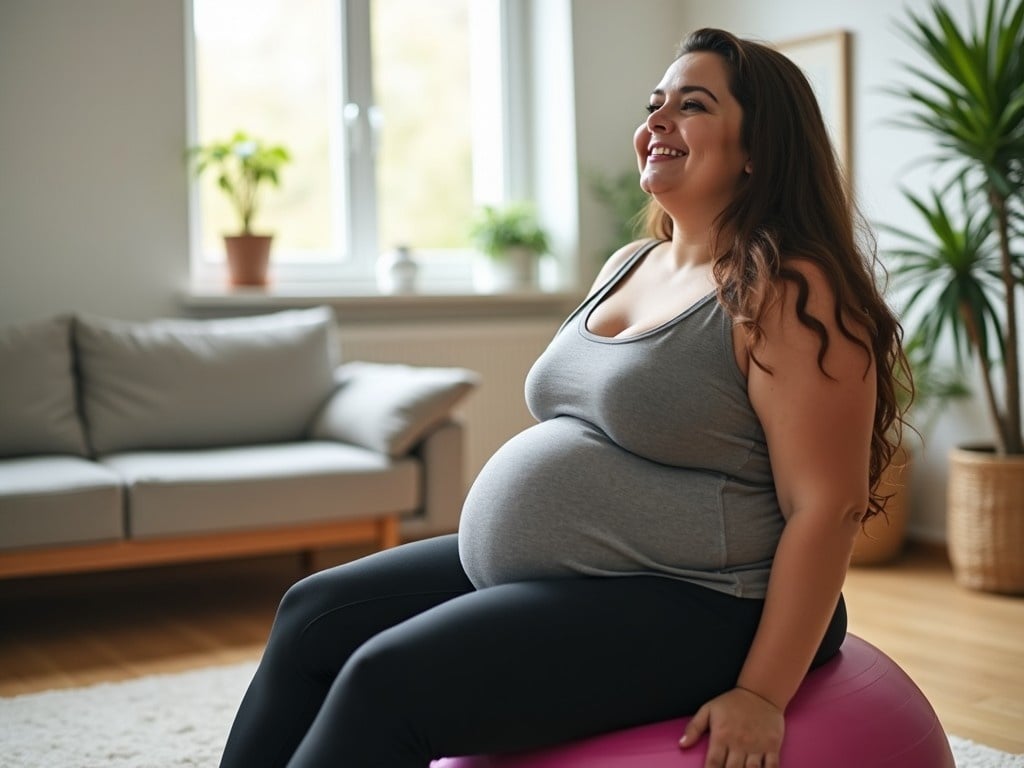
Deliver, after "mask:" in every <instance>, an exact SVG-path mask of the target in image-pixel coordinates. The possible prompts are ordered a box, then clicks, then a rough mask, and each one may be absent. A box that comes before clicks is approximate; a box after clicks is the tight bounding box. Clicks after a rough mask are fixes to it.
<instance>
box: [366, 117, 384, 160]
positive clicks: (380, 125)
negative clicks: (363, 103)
mask: <svg viewBox="0 0 1024 768" xmlns="http://www.w3.org/2000/svg"><path fill="white" fill-rule="evenodd" d="M366 121H367V122H368V123H369V124H370V151H371V152H373V154H374V155H376V154H377V151H378V150H379V149H380V134H381V131H382V130H383V129H384V113H383V112H381V109H380V107H378V106H372V107H370V108H369V109H367V110H366Z"/></svg>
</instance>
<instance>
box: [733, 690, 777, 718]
mask: <svg viewBox="0 0 1024 768" xmlns="http://www.w3.org/2000/svg"><path fill="white" fill-rule="evenodd" d="M735 687H736V689H737V690H740V691H744V692H746V693H749V694H750V695H751V696H756V697H757V698H759V699H760V700H761V701H763V702H764V703H765V704H768V705H770V706H772V707H774V708H775V709H777V710H779V712H783V711H785V707H780V706H779V705H778V704H776V703H775V702H774V701H772V700H771V699H769V698H768V697H767V696H765V695H764V694H763V693H758V692H757V691H755V690H754V689H753V688H747V687H746V686H743V685H739V684H737V685H736V686H735Z"/></svg>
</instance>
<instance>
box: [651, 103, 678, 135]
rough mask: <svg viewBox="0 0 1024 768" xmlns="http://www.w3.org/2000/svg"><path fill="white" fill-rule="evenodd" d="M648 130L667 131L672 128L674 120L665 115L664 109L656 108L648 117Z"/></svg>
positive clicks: (655, 131)
mask: <svg viewBox="0 0 1024 768" xmlns="http://www.w3.org/2000/svg"><path fill="white" fill-rule="evenodd" d="M647 130H649V131H650V132H651V133H667V132H668V131H670V130H672V121H671V120H669V119H668V118H667V117H666V116H665V110H664V109H656V110H654V111H653V112H651V114H650V115H649V116H648V117H647Z"/></svg>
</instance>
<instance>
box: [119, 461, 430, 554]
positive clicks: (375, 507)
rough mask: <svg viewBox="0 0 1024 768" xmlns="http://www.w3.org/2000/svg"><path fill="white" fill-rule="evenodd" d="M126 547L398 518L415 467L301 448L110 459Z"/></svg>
mask: <svg viewBox="0 0 1024 768" xmlns="http://www.w3.org/2000/svg"><path fill="white" fill-rule="evenodd" d="M102 463H103V464H104V465H105V466H107V467H109V468H110V469H113V470H114V471H116V472H117V473H118V474H119V475H121V476H122V478H123V479H124V482H125V486H126V493H127V496H128V503H127V508H128V531H129V534H128V535H129V537H130V538H137V539H141V538H147V537H154V536H172V535H185V534H193V533H210V532H215V531H230V530H240V529H246V528H262V527H274V526H279V525H290V524H295V523H314V522H327V521H332V520H342V519H346V518H349V519H353V518H365V517H368V516H371V515H374V514H377V513H380V514H384V513H391V512H399V513H407V512H412V511H414V510H416V509H417V508H418V507H419V505H420V503H421V499H420V496H421V485H422V483H421V468H420V465H419V462H418V461H416V460H415V459H412V458H409V459H398V460H394V459H389V458H388V457H386V456H382V455H381V454H378V453H375V452H373V451H369V450H366V449H364V448H359V447H357V446H352V445H345V444H341V443H332V442H326V441H325V442H320V441H308V442H301V443H284V444H272V445H259V446H240V447H234V448H209V449H203V450H196V451H145V452H132V453H122V454H115V455H112V456H107V457H104V458H103V459H102Z"/></svg>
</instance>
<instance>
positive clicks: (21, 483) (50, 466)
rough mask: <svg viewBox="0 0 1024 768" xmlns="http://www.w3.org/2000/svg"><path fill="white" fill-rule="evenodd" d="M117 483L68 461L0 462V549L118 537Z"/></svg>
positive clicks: (90, 466)
mask: <svg viewBox="0 0 1024 768" xmlns="http://www.w3.org/2000/svg"><path fill="white" fill-rule="evenodd" d="M122 499H123V497H122V490H121V479H120V477H119V476H118V474H117V473H116V472H114V471H112V470H111V469H109V468H108V467H103V466H100V465H99V464H95V463H93V462H91V461H87V460H85V459H80V458H77V457H74V456H38V457H36V456H32V457H25V458H18V459H5V460H4V461H0V549H14V548H17V547H36V546H49V545H64V544H84V543H87V542H98V541H109V540H112V539H122V538H124V533H125V528H124V511H123V508H124V505H123V501H122Z"/></svg>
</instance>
